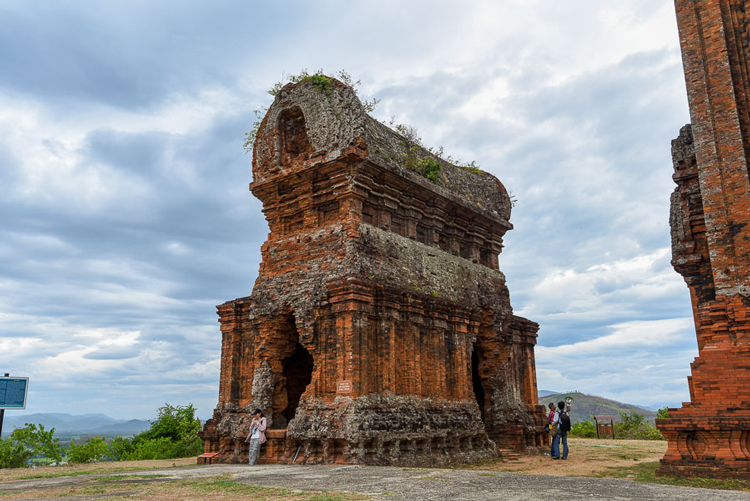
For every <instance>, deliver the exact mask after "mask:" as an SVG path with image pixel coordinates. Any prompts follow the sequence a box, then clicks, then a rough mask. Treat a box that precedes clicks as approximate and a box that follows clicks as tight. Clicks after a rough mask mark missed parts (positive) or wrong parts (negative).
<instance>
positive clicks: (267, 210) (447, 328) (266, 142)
mask: <svg viewBox="0 0 750 501" xmlns="http://www.w3.org/2000/svg"><path fill="white" fill-rule="evenodd" d="M319 77H320V78H318V76H316V78H314V79H313V78H308V79H305V80H303V81H302V82H301V83H298V84H288V85H287V86H286V87H284V88H283V89H282V90H281V91H280V92H279V93H278V95H277V96H276V99H275V100H274V102H273V104H272V106H271V107H270V109H269V110H268V113H267V114H266V116H265V118H264V119H263V121H262V122H261V126H260V129H259V131H258V133H257V139H256V142H255V146H254V156H253V183H252V184H251V185H250V189H251V191H252V192H253V194H254V195H255V196H256V197H258V198H259V199H260V200H261V201H262V202H263V212H264V214H265V216H266V219H267V221H268V224H269V227H270V230H271V232H270V233H269V235H268V240H267V241H266V243H265V244H263V246H262V257H263V261H262V263H261V265H260V272H259V275H258V279H257V281H256V282H255V287H254V289H253V292H252V295H251V296H250V297H246V298H241V299H236V300H234V301H230V302H228V303H225V304H222V305H220V306H219V307H218V311H219V316H220V322H221V332H222V357H221V381H220V390H219V404H218V406H217V408H216V410H215V411H214V416H213V418H212V419H210V420H209V421H208V422H207V423H206V425H205V428H204V430H203V432H202V437H203V439H204V440H205V444H206V445H205V447H206V449H205V450H206V452H215V453H218V456H217V458H216V459H218V460H219V461H221V462H242V461H245V460H246V457H247V445H246V444H245V443H244V438H245V436H246V434H247V431H248V426H249V421H250V412H251V411H252V410H253V409H255V408H256V407H258V408H261V409H262V410H263V411H264V413H265V414H266V416H267V418H268V422H269V429H270V430H269V432H268V434H267V436H268V443H267V445H266V446H264V448H263V449H265V450H263V449H262V450H261V458H260V461H261V462H279V463H290V462H292V460H293V459H294V457H295V454H296V453H297V452H298V451H299V457H298V459H297V464H299V463H348V462H359V463H365V464H413V465H431V464H434V465H441V464H449V463H454V462H463V461H474V460H480V459H486V458H491V457H494V456H496V454H497V448H498V446H499V447H500V448H513V449H516V450H526V449H528V448H533V447H536V446H538V445H541V444H542V443H543V441H544V440H545V434H544V421H545V420H544V410H543V408H542V407H540V406H538V402H537V386H536V372H535V366H534V345H535V344H536V337H537V330H538V328H539V326H538V325H537V324H535V323H534V322H531V321H529V320H526V319H523V318H520V317H516V316H514V315H513V311H512V309H511V306H510V299H509V294H508V288H507V287H506V285H505V277H504V276H503V274H502V273H501V272H500V271H499V270H498V254H499V253H500V251H501V250H502V247H503V235H504V234H505V232H506V231H508V230H509V229H511V228H512V225H511V224H510V223H509V221H508V220H509V218H510V211H511V201H510V198H509V197H508V194H507V192H506V190H505V188H504V187H503V185H502V184H501V183H500V182H499V181H498V180H497V179H496V178H495V177H494V176H492V175H490V174H488V173H485V172H482V171H479V170H478V169H472V168H460V167H456V166H454V165H451V164H449V163H447V162H445V161H443V160H441V159H439V158H437V157H435V156H433V155H431V154H430V153H429V152H427V151H426V150H424V149H422V148H420V147H419V146H418V145H415V144H413V143H412V142H410V141H409V139H408V138H405V137H403V136H401V135H399V134H398V133H396V132H394V131H393V130H391V129H389V128H388V127H386V126H385V125H383V124H382V123H380V122H378V121H377V120H375V119H373V118H371V117H370V116H368V115H367V113H366V112H365V110H364V108H363V106H362V104H361V103H360V101H359V99H358V98H357V97H356V94H355V93H354V91H353V90H352V89H351V88H349V87H347V86H346V85H344V84H342V83H341V82H339V81H337V80H335V79H329V78H327V77H322V76H319Z"/></svg>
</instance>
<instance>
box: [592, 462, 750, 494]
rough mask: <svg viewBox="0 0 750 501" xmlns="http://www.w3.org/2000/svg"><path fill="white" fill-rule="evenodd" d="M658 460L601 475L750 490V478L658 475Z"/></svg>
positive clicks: (712, 487) (647, 481) (613, 469)
mask: <svg viewBox="0 0 750 501" xmlns="http://www.w3.org/2000/svg"><path fill="white" fill-rule="evenodd" d="M658 467H659V462H658V461H648V462H643V463H640V464H634V465H633V466H627V467H612V468H608V470H609V471H607V472H605V473H602V474H600V475H599V476H600V477H614V478H627V479H630V480H635V481H636V482H645V483H649V484H661V485H679V486H683V487H697V488H700V489H721V490H731V491H750V480H736V479H718V478H698V477H694V478H681V477H657V476H656V469H657V468H658Z"/></svg>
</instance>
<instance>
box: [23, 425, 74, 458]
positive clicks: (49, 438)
mask: <svg viewBox="0 0 750 501" xmlns="http://www.w3.org/2000/svg"><path fill="white" fill-rule="evenodd" d="M10 440H11V441H14V442H16V443H17V444H22V445H23V447H25V448H27V449H29V450H30V451H31V456H32V457H33V456H39V455H43V456H45V457H46V458H47V459H49V460H51V461H54V462H56V463H59V462H60V461H62V451H61V450H60V443H59V441H58V439H57V438H55V429H54V428H52V429H51V430H49V431H47V430H45V429H44V425H41V424H40V425H39V426H37V425H36V424H33V423H26V425H25V426H24V427H23V428H16V429H15V430H13V432H12V433H11V434H10Z"/></svg>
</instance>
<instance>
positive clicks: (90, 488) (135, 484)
mask: <svg viewBox="0 0 750 501" xmlns="http://www.w3.org/2000/svg"><path fill="white" fill-rule="evenodd" d="M73 497H75V498H79V499H85V498H88V497H91V498H96V499H106V500H113V501H114V500H128V501H140V500H143V501H146V500H148V501H173V500H175V499H185V500H188V499H201V500H208V501H213V500H222V501H235V500H237V501H239V500H245V499H253V500H258V501H260V500H266V501H357V500H366V499H370V498H369V497H367V496H360V495H357V494H348V493H335V492H312V493H311V492H298V491H293V490H290V489H274V488H268V487H259V486H256V485H249V484H244V483H239V482H235V481H233V480H232V479H231V475H221V476H215V477H206V478H197V479H185V480H175V479H173V478H163V477H161V476H159V475H122V476H104V477H95V478H91V479H86V480H84V481H83V482H80V483H77V484H76V485H71V486H68V487H60V488H50V489H44V488H39V489H33V490H27V491H23V492H0V500H3V501H5V500H22V499H35V500H53V499H60V498H73Z"/></svg>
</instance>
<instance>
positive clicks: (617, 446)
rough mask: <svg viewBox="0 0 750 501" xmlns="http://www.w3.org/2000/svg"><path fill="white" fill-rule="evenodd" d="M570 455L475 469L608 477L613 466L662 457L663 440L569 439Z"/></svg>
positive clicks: (495, 464)
mask: <svg viewBox="0 0 750 501" xmlns="http://www.w3.org/2000/svg"><path fill="white" fill-rule="evenodd" d="M568 447H569V450H570V452H569V454H568V459H566V460H565V461H561V460H553V459H552V458H551V457H550V456H521V457H520V458H519V459H518V460H511V461H506V462H503V461H500V460H496V461H492V462H490V463H485V464H481V465H478V466H476V467H475V468H476V469H482V470H489V471H507V472H513V473H528V474H532V475H555V476H560V477H599V476H608V473H609V472H611V471H612V470H611V469H612V468H621V467H632V466H634V465H637V464H639V463H645V462H655V461H657V462H658V461H659V460H660V459H661V458H662V457H664V453H665V452H666V450H667V442H666V441H664V440H597V439H587V438H571V439H568Z"/></svg>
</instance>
